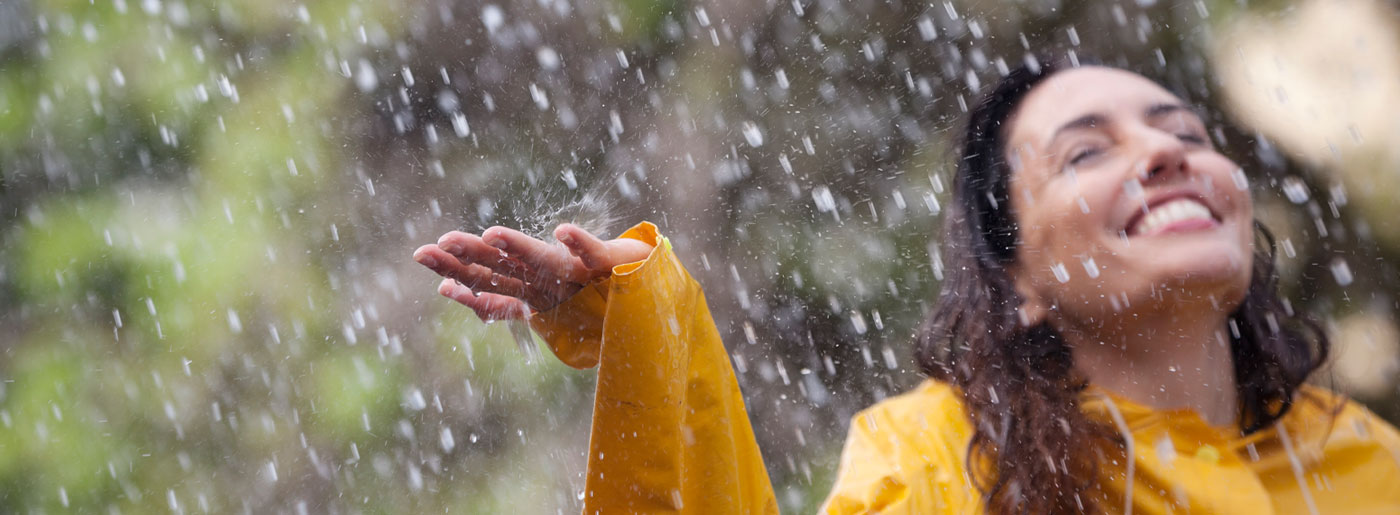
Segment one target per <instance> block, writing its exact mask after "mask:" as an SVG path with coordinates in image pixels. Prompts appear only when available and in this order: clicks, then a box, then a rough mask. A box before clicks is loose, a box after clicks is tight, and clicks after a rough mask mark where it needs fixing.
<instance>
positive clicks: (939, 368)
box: [915, 59, 1329, 513]
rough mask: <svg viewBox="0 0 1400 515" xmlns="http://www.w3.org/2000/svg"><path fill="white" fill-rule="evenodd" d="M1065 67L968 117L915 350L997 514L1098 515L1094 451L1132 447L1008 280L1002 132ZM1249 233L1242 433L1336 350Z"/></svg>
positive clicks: (1058, 340)
mask: <svg viewBox="0 0 1400 515" xmlns="http://www.w3.org/2000/svg"><path fill="white" fill-rule="evenodd" d="M1081 62H1083V61H1082V60H1081ZM1067 67H1068V65H1067V64H1066V63H1063V62H1061V61H1054V60H1048V59H1040V60H1031V61H1028V62H1027V64H1026V65H1023V66H1021V67H1020V68H1017V69H1015V70H1012V71H1011V72H1010V73H1009V74H1008V75H1006V76H1005V77H1004V78H1002V79H1001V81H1000V82H998V83H997V84H996V86H995V88H994V89H993V90H992V91H991V92H990V93H989V94H987V95H986V96H985V97H984V98H983V99H982V101H981V102H980V103H978V104H977V105H976V107H975V108H974V109H973V110H972V111H971V113H970V114H969V118H968V121H967V130H966V133H965V136H964V138H965V139H964V140H963V142H962V152H961V155H960V157H959V160H958V163H957V177H956V178H955V181H954V182H955V184H954V188H953V206H952V209H950V210H949V212H948V214H947V217H946V219H945V228H944V234H945V240H944V242H943V244H942V255H943V259H944V269H945V270H946V277H945V280H944V281H943V284H942V290H941V292H940V294H939V297H938V299H937V301H936V302H935V304H934V306H933V308H932V310H931V311H930V313H929V315H928V317H927V318H926V319H925V321H924V324H923V327H922V328H921V329H920V332H919V335H918V339H917V343H916V345H917V348H916V351H915V355H916V358H917V360H918V364H919V367H920V369H921V370H922V371H923V372H924V373H925V374H927V375H929V376H931V377H933V378H935V379H937V380H941V381H944V382H946V383H949V384H951V385H953V386H955V387H957V388H958V389H959V390H960V391H961V395H962V397H963V399H962V400H963V404H964V406H965V407H966V410H967V412H968V416H969V418H970V419H971V422H972V425H973V428H974V431H975V432H974V435H973V437H972V441H971V443H970V444H969V446H968V454H967V463H968V468H969V470H970V471H971V473H972V476H973V481H974V484H975V485H976V486H977V488H979V489H980V490H981V491H982V494H983V501H984V503H985V505H986V507H987V511H988V512H989V513H1083V512H1093V511H1100V510H1098V509H1097V508H1098V507H1097V504H1099V503H1098V502H1097V501H1100V500H1096V499H1093V498H1091V497H1092V496H1091V495H1088V493H1090V492H1092V491H1093V489H1094V487H1095V483H1096V480H1097V477H1098V467H1099V461H1100V458H1098V456H1099V453H1097V452H1095V446H1096V445H1097V444H1100V443H1107V444H1110V445H1120V446H1121V445H1124V444H1125V442H1123V441H1122V436H1121V435H1120V434H1119V433H1118V432H1117V431H1115V430H1114V428H1112V427H1108V426H1106V425H1105V424H1104V423H1101V422H1096V421H1094V420H1091V419H1090V418H1089V417H1088V416H1087V415H1086V414H1085V413H1084V412H1083V411H1081V409H1080V394H1081V393H1082V392H1083V391H1084V389H1085V388H1086V387H1087V386H1088V384H1087V381H1086V380H1085V379H1084V377H1083V375H1082V374H1080V373H1078V372H1076V370H1075V368H1074V360H1073V357H1072V356H1071V354H1070V349H1069V347H1068V345H1066V342H1065V340H1064V339H1063V338H1062V337H1061V335H1060V334H1059V333H1058V332H1057V331H1056V329H1055V328H1053V327H1051V326H1050V325H1049V324H1048V323H1044V322H1042V323H1039V324H1038V325H1034V326H1030V327H1026V326H1023V324H1022V323H1021V322H1020V320H1019V318H1018V315H1017V308H1018V307H1019V306H1020V304H1021V302H1022V300H1023V299H1022V298H1021V297H1020V296H1019V295H1018V294H1017V292H1016V289H1015V288H1014V287H1013V284H1014V283H1013V278H1012V277H1011V274H1010V273H1009V271H1008V269H1009V267H1010V266H1011V265H1012V264H1013V263H1014V261H1015V259H1016V245H1017V224H1016V220H1015V217H1014V216H1013V209H1012V208H1013V202H1012V196H1011V195H1010V194H1009V189H1010V186H1009V181H1010V175H1011V168H1010V167H1009V166H1008V164H1007V160H1006V156H1005V147H1006V140H1005V138H1006V131H1007V127H1006V125H1007V122H1008V120H1009V119H1010V118H1011V116H1012V115H1013V114H1014V113H1015V111H1016V108H1017V106H1018V105H1019V103H1020V101H1021V100H1022V99H1023V98H1025V96H1026V94H1027V93H1029V92H1030V91H1031V89H1033V88H1034V87H1035V86H1036V85H1037V84H1039V83H1040V82H1042V81H1044V80H1045V79H1046V78H1047V77H1050V76H1052V75H1054V74H1055V73H1057V72H1060V71H1062V70H1064V69H1066V68H1067ZM1254 225H1255V236H1256V242H1255V243H1256V244H1255V252H1254V262H1253V279H1252V281H1251V283H1250V285H1249V290H1248V293H1247V294H1246V296H1245V298H1244V300H1243V301H1242V302H1241V303H1240V305H1239V307H1238V308H1237V309H1235V311H1234V312H1233V313H1231V315H1230V317H1231V318H1230V320H1231V323H1232V327H1237V328H1238V331H1233V330H1232V331H1231V339H1230V352H1231V356H1232V358H1233V361H1234V370H1235V384H1236V387H1237V388H1238V399H1239V418H1238V420H1239V424H1240V430H1241V432H1242V433H1246V434H1247V433H1251V432H1254V431H1258V430H1260V429H1263V428H1267V427H1269V426H1270V425H1272V424H1273V423H1274V422H1275V421H1277V420H1278V419H1279V418H1281V417H1282V416H1283V415H1284V414H1285V413H1287V412H1288V410H1289V408H1290V407H1291V406H1292V404H1293V402H1294V398H1295V393H1297V392H1298V390H1299V388H1300V387H1301V386H1302V384H1303V382H1304V381H1305V380H1306V379H1307V378H1308V376H1309V375H1310V374H1312V372H1313V371H1314V370H1316V369H1317V368H1318V367H1319V366H1321V364H1322V363H1323V361H1324V360H1325V359H1326V357H1327V352H1328V346H1329V345H1328V341H1327V337H1326V335H1325V333H1324V332H1323V331H1322V330H1321V328H1320V326H1319V325H1318V324H1317V323H1316V322H1314V321H1312V320H1310V319H1309V318H1307V317H1306V316H1302V315H1299V314H1296V313H1294V312H1293V310H1292V309H1291V308H1290V307H1289V306H1288V304H1286V303H1285V302H1284V301H1283V300H1282V299H1281V298H1280V297H1279V294H1278V291H1277V283H1278V273H1277V270H1276V269H1275V265H1274V240H1273V236H1272V235H1271V234H1270V233H1269V232H1268V230H1267V229H1266V228H1265V227H1264V226H1263V225H1261V224H1259V223H1258V222H1257V221H1256V222H1255V224H1254Z"/></svg>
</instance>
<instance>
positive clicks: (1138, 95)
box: [1006, 66, 1181, 147]
mask: <svg viewBox="0 0 1400 515" xmlns="http://www.w3.org/2000/svg"><path fill="white" fill-rule="evenodd" d="M1179 102H1181V100H1180V99H1178V98H1177V97H1176V95H1173V94H1172V93H1171V92H1169V91H1167V90H1166V89H1165V88H1163V87H1162V86H1160V85H1158V84H1157V83H1155V82H1152V81H1151V80H1148V79H1147V78H1146V77H1143V76H1141V75H1138V74H1136V73H1132V72H1128V71H1123V70H1118V69H1114V68H1105V67H1099V66H1087V67H1082V68H1074V69H1070V70H1065V71H1062V72H1059V73H1056V74H1054V75H1052V76H1050V77H1049V78H1047V79H1045V81H1043V82H1041V83H1040V84H1038V85H1036V86H1035V88H1032V89H1031V91H1030V93H1027V94H1026V97H1025V98H1024V99H1022V101H1021V105H1020V106H1018V107H1017V108H1016V113H1015V114H1014V115H1013V116H1012V117H1011V125H1010V127H1009V129H1010V130H1009V131H1007V133H1006V136H1007V143H1010V144H1011V145H1012V146H1019V145H1021V144H1026V143H1029V144H1032V145H1034V146H1036V147H1039V146H1041V145H1043V144H1044V143H1045V138H1047V137H1048V136H1049V135H1050V134H1052V133H1053V132H1054V131H1055V129H1056V128H1058V127H1060V126H1061V125H1063V124H1064V123H1066V122H1068V121H1070V120H1074V119H1076V118H1079V117H1081V116H1084V115H1087V114H1101V115H1104V116H1105V117H1108V118H1113V117H1116V116H1120V115H1127V114H1132V115H1137V114H1140V113H1142V112H1143V110H1145V109H1146V108H1148V107H1150V106H1152V105H1155V104H1161V103H1179Z"/></svg>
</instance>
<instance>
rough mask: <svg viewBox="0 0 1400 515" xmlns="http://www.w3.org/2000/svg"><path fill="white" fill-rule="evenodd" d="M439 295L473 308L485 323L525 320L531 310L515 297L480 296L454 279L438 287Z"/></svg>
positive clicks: (492, 294) (482, 294) (446, 280)
mask: <svg viewBox="0 0 1400 515" xmlns="http://www.w3.org/2000/svg"><path fill="white" fill-rule="evenodd" d="M438 293H439V294H441V295H442V296H444V297H447V298H449V299H452V300H455V301H457V303H459V304H461V305H463V306H466V307H468V308H471V310H472V311H474V312H476V317H477V318H480V319H482V320H483V321H486V320H510V319H523V318H525V310H526V309H529V308H528V307H526V306H525V303H524V302H521V301H520V299H517V298H515V297H508V296H505V295H498V294H495V293H485V292H482V293H479V294H478V293H475V292H472V290H471V288H467V287H466V286H463V285H461V284H457V282H456V281H453V280H452V279H443V280H442V283H441V284H439V285H438Z"/></svg>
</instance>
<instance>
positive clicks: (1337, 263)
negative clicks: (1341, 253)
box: [1328, 257, 1355, 286]
mask: <svg viewBox="0 0 1400 515" xmlns="http://www.w3.org/2000/svg"><path fill="white" fill-rule="evenodd" d="M1328 268H1331V269H1332V278H1333V279H1336V280H1337V285H1338V286H1346V285H1349V284H1351V282H1352V280H1353V279H1355V277H1353V276H1352V274H1351V266H1349V265H1347V262H1346V260H1345V259H1342V258H1340V257H1338V258H1333V259H1332V264H1331V265H1329V266H1328Z"/></svg>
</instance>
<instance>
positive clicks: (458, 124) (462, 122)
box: [452, 112, 472, 138]
mask: <svg viewBox="0 0 1400 515" xmlns="http://www.w3.org/2000/svg"><path fill="white" fill-rule="evenodd" d="M452 132H455V133H457V137H459V138H465V137H467V136H469V135H471V133H472V129H471V126H470V125H467V115H465V114H462V113H460V112H456V113H452Z"/></svg>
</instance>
